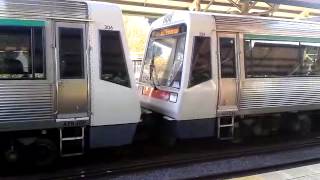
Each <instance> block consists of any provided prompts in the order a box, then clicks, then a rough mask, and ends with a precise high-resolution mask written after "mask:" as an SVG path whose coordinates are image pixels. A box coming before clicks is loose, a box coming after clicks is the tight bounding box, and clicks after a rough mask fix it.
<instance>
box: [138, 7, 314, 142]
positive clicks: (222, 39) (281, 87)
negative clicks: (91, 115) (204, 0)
mask: <svg viewBox="0 0 320 180" xmlns="http://www.w3.org/2000/svg"><path fill="white" fill-rule="evenodd" d="M319 35H320V24H319V23H316V22H308V21H297V20H286V19H276V18H266V17H250V16H241V15H223V14H209V13H197V12H179V11H178V12H175V13H172V14H168V15H166V16H164V17H162V18H160V19H158V20H156V21H155V22H154V23H153V24H152V28H151V32H150V36H149V43H148V45H147V47H146V53H145V57H144V61H143V68H142V71H141V76H140V80H139V94H140V100H141V104H142V107H143V108H144V114H145V115H146V116H147V115H148V114H149V115H157V117H162V121H161V120H157V122H158V123H159V124H158V125H159V126H160V125H161V126H162V127H161V128H164V131H166V132H167V133H166V134H167V135H166V136H168V137H169V136H171V137H174V138H181V139H183V138H198V137H209V136H215V137H218V138H220V139H230V138H232V137H233V136H234V134H233V133H234V132H237V131H234V130H235V128H236V127H239V126H240V127H248V128H245V129H247V130H246V131H247V132H248V133H249V131H250V134H256V135H267V134H270V133H272V132H274V131H277V130H281V129H283V128H284V129H286V128H287V129H289V130H293V131H298V132H309V131H310V129H311V127H312V119H316V118H317V117H319V116H318V111H317V110H319V108H320V39H319ZM147 119H148V118H147ZM159 119H161V118H159ZM160 121H161V123H160ZM168 133H169V134H168Z"/></svg>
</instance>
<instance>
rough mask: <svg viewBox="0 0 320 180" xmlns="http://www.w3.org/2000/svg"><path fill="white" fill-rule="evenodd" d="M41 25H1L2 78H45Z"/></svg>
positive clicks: (0, 53) (0, 64)
mask: <svg viewBox="0 0 320 180" xmlns="http://www.w3.org/2000/svg"><path fill="white" fill-rule="evenodd" d="M43 53H44V48H43V29H42V28H41V27H18V26H17V27H14V26H12V27H11V26H1V27H0V79H12V80H15V79H16V80H19V79H44V78H45V63H44V54H43Z"/></svg>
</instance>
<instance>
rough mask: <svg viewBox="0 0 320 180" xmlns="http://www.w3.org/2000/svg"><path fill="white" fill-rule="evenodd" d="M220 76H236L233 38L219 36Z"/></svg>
mask: <svg viewBox="0 0 320 180" xmlns="http://www.w3.org/2000/svg"><path fill="white" fill-rule="evenodd" d="M219 44H220V70H221V78H235V77H236V55H235V39H234V38H229V37H221V38H219Z"/></svg>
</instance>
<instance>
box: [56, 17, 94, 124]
mask: <svg viewBox="0 0 320 180" xmlns="http://www.w3.org/2000/svg"><path fill="white" fill-rule="evenodd" d="M55 28H56V52H57V53H56V60H57V75H56V76H57V111H58V114H57V117H58V118H62V119H63V118H73V117H87V116H88V95H87V94H88V85H87V73H86V68H85V67H86V56H85V49H86V48H85V47H86V45H85V42H86V41H85V24H79V23H77V24H76V23H61V22H57V23H56V27H55Z"/></svg>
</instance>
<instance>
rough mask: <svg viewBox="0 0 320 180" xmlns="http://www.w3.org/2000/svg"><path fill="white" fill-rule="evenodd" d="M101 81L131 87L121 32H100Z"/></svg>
mask: <svg viewBox="0 0 320 180" xmlns="http://www.w3.org/2000/svg"><path fill="white" fill-rule="evenodd" d="M100 43H101V44H100V55H101V79H102V80H105V81H109V82H112V83H116V84H119V85H122V86H126V87H130V79H129V74H128V70H127V65H126V59H125V55H124V51H123V47H122V43H121V38H120V32H118V31H102V30H101V31H100Z"/></svg>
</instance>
